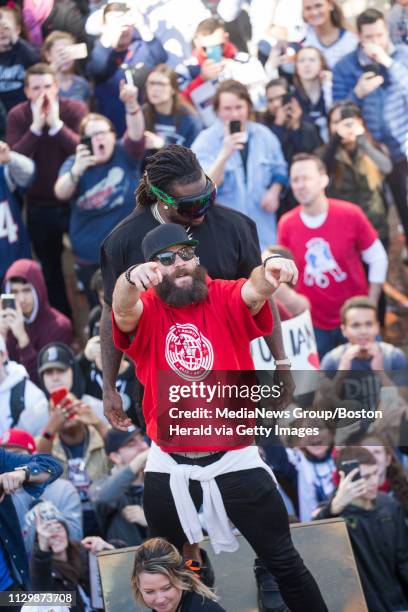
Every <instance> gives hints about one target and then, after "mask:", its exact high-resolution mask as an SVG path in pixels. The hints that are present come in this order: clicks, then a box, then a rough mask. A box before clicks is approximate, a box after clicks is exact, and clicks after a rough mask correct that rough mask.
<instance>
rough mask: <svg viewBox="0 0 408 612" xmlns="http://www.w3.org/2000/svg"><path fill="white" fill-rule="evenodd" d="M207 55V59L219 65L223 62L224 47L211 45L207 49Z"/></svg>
mask: <svg viewBox="0 0 408 612" xmlns="http://www.w3.org/2000/svg"><path fill="white" fill-rule="evenodd" d="M205 53H206V55H207V58H208V59H210V60H213V61H214V62H217V64H218V63H219V62H220V61H221V60H222V53H223V45H211V46H208V47H206V48H205Z"/></svg>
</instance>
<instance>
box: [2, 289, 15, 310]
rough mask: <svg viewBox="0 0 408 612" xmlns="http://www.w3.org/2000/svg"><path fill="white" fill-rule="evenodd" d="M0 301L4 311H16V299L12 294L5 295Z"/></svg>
mask: <svg viewBox="0 0 408 612" xmlns="http://www.w3.org/2000/svg"><path fill="white" fill-rule="evenodd" d="M0 300H1V308H2V310H5V309H6V308H11V309H12V310H16V298H15V297H14V295H13V294H12V293H3V294H2V295H1V297H0Z"/></svg>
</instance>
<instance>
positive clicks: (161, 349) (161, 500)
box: [112, 180, 327, 612]
mask: <svg viewBox="0 0 408 612" xmlns="http://www.w3.org/2000/svg"><path fill="white" fill-rule="evenodd" d="M207 183H208V180H207ZM209 190H210V189H209V186H208V185H207V187H206V191H205V192H204V191H203V193H206V192H208V191H209ZM204 198H205V196H204V195H203V196H202V198H201V199H202V201H204ZM184 201H185V198H179V199H178V203H179V206H182V204H183V202H184ZM198 244H199V243H198V241H197V240H196V239H191V238H190V237H189V236H188V234H187V232H186V230H185V229H184V228H183V227H181V226H180V225H178V224H173V223H167V224H163V225H161V226H159V227H156V228H155V229H153V230H151V231H150V232H148V233H147V234H146V236H145V237H144V239H143V241H142V251H143V255H144V259H145V262H146V263H143V264H138V265H137V264H136V265H132V266H130V267H129V268H128V269H127V270H126V271H125V272H124V273H123V274H121V276H120V277H119V279H118V280H117V282H116V285H115V289H114V293H113V303H112V310H113V316H112V324H113V338H114V342H115V345H116V346H117V347H118V348H120V349H121V350H122V351H124V352H125V353H126V354H127V355H128V356H129V357H130V358H131V359H132V361H134V363H135V366H136V368H137V374H138V376H139V378H140V381H141V382H142V384H143V385H144V388H145V393H144V397H143V412H144V415H145V419H146V431H147V433H148V435H149V436H150V438H151V439H152V446H151V449H150V452H149V457H148V461H147V465H146V469H145V473H146V475H145V489H144V510H145V514H146V519H147V522H148V525H149V530H150V533H151V535H152V536H153V537H154V536H161V537H164V538H166V539H168V540H169V541H170V542H172V543H173V544H174V545H175V546H177V547H178V548H179V550H183V549H184V545H185V543H186V542H188V543H189V544H190V545H194V544H196V543H198V542H200V541H201V540H202V539H203V532H202V529H201V526H200V520H199V517H198V514H197V511H198V509H199V508H200V506H201V505H203V508H204V520H205V525H206V529H207V531H208V534H209V537H210V541H211V543H212V546H213V548H214V550H215V552H216V553H219V552H221V551H227V552H232V551H234V550H236V549H237V548H238V544H237V542H236V538H235V536H234V534H233V531H232V529H231V527H230V525H229V522H228V518H229V519H230V520H231V521H232V522H233V524H234V525H235V527H236V528H237V529H239V531H240V532H241V534H242V535H243V536H244V537H245V538H246V539H247V540H248V542H249V543H250V544H251V546H252V547H253V548H254V550H255V551H256V553H257V554H258V555H259V556H260V557H261V558H262V560H263V562H264V563H265V565H266V567H267V568H268V570H269V571H271V572H273V575H274V576H275V577H276V580H277V582H278V584H279V587H280V591H281V594H282V597H283V598H284V600H285V603H286V604H287V606H289V608H290V610H292V612H305V611H306V610H313V612H323V611H327V608H326V606H325V603H324V601H323V599H322V596H321V594H320V591H319V588H318V586H317V584H316V582H315V580H314V579H313V577H312V575H311V574H310V572H309V571H308V569H307V568H306V567H305V565H304V563H303V561H302V559H301V557H300V556H299V554H298V552H297V551H296V549H295V548H294V546H293V543H292V540H291V536H290V529H289V521H288V516H287V513H286V510H285V506H284V503H283V500H282V498H281V496H280V493H279V492H278V489H277V487H276V484H275V482H274V478H273V473H272V472H271V470H270V468H269V467H268V466H267V464H266V463H264V462H263V460H262V459H261V457H260V455H259V452H258V449H257V447H256V446H254V445H252V442H253V437H252V435H251V434H250V432H248V434H245V433H242V432H241V431H240V430H238V429H236V430H235V431H234V432H233V433H231V434H228V435H224V436H223V435H222V434H220V433H219V432H216V429H217V426H216V423H217V422H218V425H219V424H220V422H221V421H220V419H217V416H216V414H215V416H213V417H212V418H211V417H207V416H204V417H203V418H204V419H207V420H206V422H207V423H211V425H210V430H209V431H208V430H207V431H203V434H202V435H200V433H199V432H198V433H197V432H195V431H194V425H193V424H194V416H193V415H192V411H191V408H193V411H194V407H195V406H196V405H197V404H196V402H198V403H199V404H200V403H201V402H202V401H203V400H202V399H201V398H202V397H203V396H201V397H200V398H198V400H193V402H192V403H190V402H188V403H187V404H186V403H183V400H182V399H181V398H182V397H183V398H185V397H186V395H185V394H184V393H183V395H182V396H180V397H179V398H178V399H175V400H174V401H176V402H177V408H174V409H175V410H176V411H177V412H179V413H180V414H179V416H178V417H177V418H176V419H175V422H176V423H177V424H178V425H179V426H182V427H183V429H186V430H188V431H189V432H190V435H183V432H181V435H179V434H177V433H174V432H173V427H174V424H173V423H174V421H172V419H173V417H171V412H172V410H173V408H172V406H175V404H170V408H169V400H170V401H173V400H172V399H171V397H172V394H173V392H174V390H175V388H178V389H180V387H181V388H182V389H183V390H185V389H186V386H187V385H186V384H185V383H186V382H187V383H188V382H191V387H190V388H189V389H188V390H190V391H191V390H193V389H196V388H197V387H196V385H197V381H205V383H202V382H199V383H198V385H199V386H200V385H204V386H205V387H208V386H212V385H211V384H210V385H209V384H208V383H209V381H211V380H214V379H216V380H219V376H220V372H222V371H223V372H226V373H227V374H226V375H227V378H225V379H222V380H228V382H230V381H231V380H239V379H238V378H236V379H233V378H232V377H233V376H234V377H235V376H242V374H241V373H242V371H244V370H245V371H246V370H248V371H253V370H254V364H253V361H252V357H251V354H250V341H251V340H252V339H254V338H257V337H259V336H260V335H263V334H265V333H268V332H270V331H271V330H272V327H273V318H272V313H271V309H270V306H269V302H268V299H269V298H270V296H271V295H272V293H273V292H274V291H275V289H277V288H278V287H279V285H280V284H281V283H289V284H295V283H296V281H297V276H298V273H297V269H296V266H295V265H294V263H293V262H292V261H291V260H289V259H283V258H282V257H280V256H279V255H278V256H275V255H271V256H269V257H268V258H266V259H265V262H264V264H263V265H262V264H261V265H259V266H256V267H255V268H254V270H252V272H251V274H250V277H249V279H248V280H246V279H245V278H241V279H239V280H235V281H233V280H231V281H226V280H220V279H217V280H213V279H211V278H209V277H208V275H207V272H206V269H205V268H204V267H203V266H202V265H200V263H199V260H198V258H197V257H196V254H195V247H197V246H198ZM234 372H235V374H234ZM237 372H238V373H239V374H237ZM252 378H253V377H252V376H251V375H250V373H249V378H245V380H246V381H248V380H249V379H251V380H252ZM174 382H178V384H173V383H174ZM180 382H182V383H183V384H182V385H180ZM227 386H228V385H227ZM233 386H234V385H233ZM180 392H181V389H180ZM194 397H197V396H196V395H195V396H194ZM204 401H206V400H204ZM207 401H208V398H207ZM222 403H223V402H222V397H218V398H217V399H216V401H215V402H211V403H209V404H208V403H207V404H206V405H207V406H211V408H210V410H211V412H212V408H214V413H216V412H217V408H215V406H219V405H220V404H222ZM227 403H228V405H231V404H230V403H229V402H227ZM186 407H188V408H189V409H190V410H186V409H185V408H186ZM198 410H200V408H199V409H198ZM227 411H228V408H227ZM199 421H202V418H201V417H200V418H199ZM195 422H196V423H197V421H195ZM223 422H224V423H225V426H227V425H231V426H233V422H234V418H229V417H226V418H225V420H224V421H223ZM189 426H190V427H189ZM213 428H215V429H213ZM197 429H198V430H200V428H197ZM231 430H232V427H231ZM212 431H214V432H216V435H214V434H213V433H212Z"/></svg>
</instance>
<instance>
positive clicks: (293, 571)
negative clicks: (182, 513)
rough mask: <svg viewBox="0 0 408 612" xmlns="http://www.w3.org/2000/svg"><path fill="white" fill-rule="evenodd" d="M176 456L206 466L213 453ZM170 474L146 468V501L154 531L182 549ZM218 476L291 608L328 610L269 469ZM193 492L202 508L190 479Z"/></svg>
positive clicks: (232, 514)
mask: <svg viewBox="0 0 408 612" xmlns="http://www.w3.org/2000/svg"><path fill="white" fill-rule="evenodd" d="M172 456H173V457H174V459H175V460H176V461H177V463H188V464H190V465H191V464H194V465H201V466H205V465H208V464H209V463H211V462H212V461H213V458H212V457H211V456H210V457H206V458H204V459H187V458H185V457H180V456H178V455H172ZM169 480H170V476H169V474H159V473H156V472H146V474H145V489H144V503H143V506H144V511H145V515H146V519H147V523H148V525H149V530H150V534H151V536H152V537H163V538H166V539H168V540H169V541H170V542H171V543H172V544H174V545H175V546H176V547H177V548H178V549H179V550H181V549H182V546H183V544H185V542H186V541H187V538H186V536H185V534H184V531H183V529H182V527H181V524H180V521H179V518H178V515H177V511H176V507H175V505H174V502H173V497H172V493H171V490H170V484H169ZM216 481H217V484H218V487H219V489H220V492H221V495H222V499H223V502H224V506H225V509H226V512H227V515H228V517H229V518H230V519H231V521H232V522H233V523H234V525H235V527H236V528H237V529H239V531H240V532H241V533H242V535H243V536H244V537H245V538H246V539H247V540H248V542H249V544H250V545H251V546H252V548H253V549H254V551H255V553H256V555H257V556H258V557H260V558H261V559H262V560H263V562H264V564H265V566H266V567H267V568H268V570H269V571H270V572H271V573H272V574H273V575H274V576H275V578H276V580H277V582H278V584H279V589H280V592H281V595H282V597H283V599H284V600H285V603H286V605H287V606H288V607H289V608H290V610H291V612H309V611H310V610H313V612H322V611H326V612H327V607H326V605H325V603H324V601H323V599H322V596H321V594H320V591H319V588H318V586H317V584H316V582H315V580H314V578H313V576H312V575H311V573H310V572H309V570H308V569H307V568H306V567H305V565H304V563H303V561H302V559H301V557H300V555H299V553H298V552H297V551H296V549H295V548H294V546H293V543H292V538H291V535H290V529H289V521H288V515H287V512H286V508H285V506H284V503H283V501H282V498H281V495H280V493H279V492H278V490H277V488H276V485H275V483H274V482H273V480H272V478H271V477H270V476H269V474H268V473H267V472H266V471H265V470H264V469H263V468H256V469H251V470H243V471H239V472H230V473H228V474H222V475H221V476H218V477H217V478H216ZM190 494H191V497H192V499H193V501H194V504H195V506H196V508H197V509H198V508H199V507H200V505H201V503H202V489H201V485H200V483H199V482H198V481H194V480H192V481H190Z"/></svg>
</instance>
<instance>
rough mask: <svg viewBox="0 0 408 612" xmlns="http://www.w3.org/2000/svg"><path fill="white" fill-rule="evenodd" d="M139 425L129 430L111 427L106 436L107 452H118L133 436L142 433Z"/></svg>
mask: <svg viewBox="0 0 408 612" xmlns="http://www.w3.org/2000/svg"><path fill="white" fill-rule="evenodd" d="M140 432H141V429H140V428H139V427H133V428H129V429H128V431H120V430H119V429H110V430H109V431H108V433H107V436H106V438H105V451H106V454H107V455H109V453H116V452H117V451H118V450H119V449H120V448H121V447H122V446H124V445H125V444H126V443H127V442H129V440H131V439H132V438H133V436H134V435H135V434H137V433H140Z"/></svg>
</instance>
